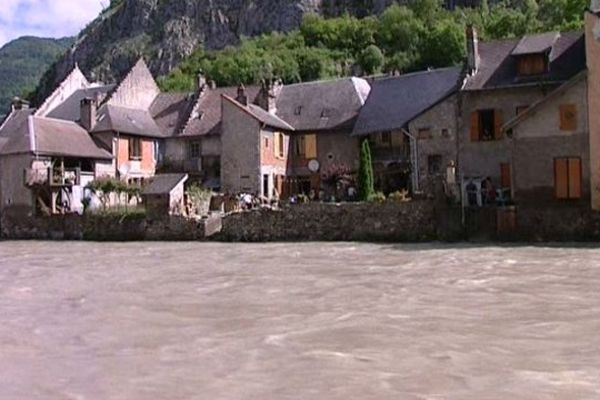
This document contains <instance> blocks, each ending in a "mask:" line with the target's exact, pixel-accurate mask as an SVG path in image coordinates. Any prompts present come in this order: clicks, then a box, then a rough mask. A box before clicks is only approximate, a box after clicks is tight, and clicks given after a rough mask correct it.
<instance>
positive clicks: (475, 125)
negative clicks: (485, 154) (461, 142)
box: [471, 111, 479, 142]
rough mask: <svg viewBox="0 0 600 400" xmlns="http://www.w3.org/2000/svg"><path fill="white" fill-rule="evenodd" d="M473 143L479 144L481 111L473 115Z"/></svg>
mask: <svg viewBox="0 0 600 400" xmlns="http://www.w3.org/2000/svg"><path fill="white" fill-rule="evenodd" d="M471 142H479V111H473V112H472V113H471Z"/></svg>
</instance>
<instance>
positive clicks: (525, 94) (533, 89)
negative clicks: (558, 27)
mask: <svg viewBox="0 0 600 400" xmlns="http://www.w3.org/2000/svg"><path fill="white" fill-rule="evenodd" d="M467 53H468V56H467V72H468V75H467V77H466V79H465V82H464V85H463V88H462V90H461V92H460V98H459V104H460V106H459V135H458V168H459V172H460V176H461V178H462V182H463V189H464V188H465V186H466V185H467V184H473V185H475V186H476V187H477V189H480V187H481V184H482V181H483V180H484V179H486V178H488V177H489V178H490V179H491V180H492V183H493V186H494V187H496V188H500V189H501V193H502V196H507V197H508V196H510V194H511V193H512V192H513V188H512V183H513V182H512V181H513V178H512V177H513V169H514V166H513V160H512V149H513V148H512V143H511V140H510V138H509V137H508V135H506V134H505V127H504V125H505V123H506V122H508V121H510V120H512V119H513V118H515V117H517V116H518V115H519V114H521V113H523V112H524V111H525V110H527V109H528V108H529V107H532V106H533V105H535V104H538V103H539V102H541V101H543V100H544V99H545V98H546V97H547V96H549V95H550V94H551V93H553V92H554V91H555V90H556V89H557V88H558V87H560V86H561V85H564V84H565V83H566V82H568V81H569V80H571V79H573V78H574V77H575V76H576V75H578V74H579V73H581V72H582V71H584V70H585V59H586V58H585V38H584V34H583V33H582V32H566V33H558V32H549V33H543V34H538V35H531V36H525V37H523V38H520V39H519V38H518V39H508V40H499V41H491V42H481V43H480V42H479V41H478V39H477V33H476V31H475V30H474V29H472V28H468V30H467ZM581 112H582V113H585V109H582V110H581ZM552 121H556V119H555V118H553V119H552ZM524 136H525V135H522V137H524ZM549 145H550V142H548V146H547V145H540V147H539V148H538V149H536V150H537V151H539V152H544V151H546V149H550V147H551V146H549ZM548 151H549V153H548V155H550V154H552V152H553V150H548ZM522 184H524V185H526V184H527V183H526V182H523V181H522ZM521 189H524V188H523V187H522V188H521ZM465 193H466V192H465ZM479 193H480V192H479ZM465 196H466V195H465ZM481 202H482V198H481V196H480V195H478V197H477V203H478V204H481Z"/></svg>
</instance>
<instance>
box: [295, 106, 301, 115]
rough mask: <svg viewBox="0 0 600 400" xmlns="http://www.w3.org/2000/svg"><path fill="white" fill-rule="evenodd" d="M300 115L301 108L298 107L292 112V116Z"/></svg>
mask: <svg viewBox="0 0 600 400" xmlns="http://www.w3.org/2000/svg"><path fill="white" fill-rule="evenodd" d="M300 114H302V106H298V107H296V109H295V110H294V115H300Z"/></svg>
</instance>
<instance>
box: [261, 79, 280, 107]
mask: <svg viewBox="0 0 600 400" xmlns="http://www.w3.org/2000/svg"><path fill="white" fill-rule="evenodd" d="M282 87H283V84H282V83H281V81H280V80H276V81H271V80H269V81H262V82H261V88H260V95H259V99H258V101H259V106H260V107H261V108H262V109H263V110H265V111H267V112H270V113H275V111H277V97H278V96H279V93H281V89H282Z"/></svg>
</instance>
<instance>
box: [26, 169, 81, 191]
mask: <svg viewBox="0 0 600 400" xmlns="http://www.w3.org/2000/svg"><path fill="white" fill-rule="evenodd" d="M24 181H25V185H26V186H35V185H48V186H50V187H56V188H62V187H73V186H77V185H79V184H80V182H81V169H80V168H72V169H60V168H54V169H53V168H47V169H33V168H29V169H26V170H25V176H24Z"/></svg>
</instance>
